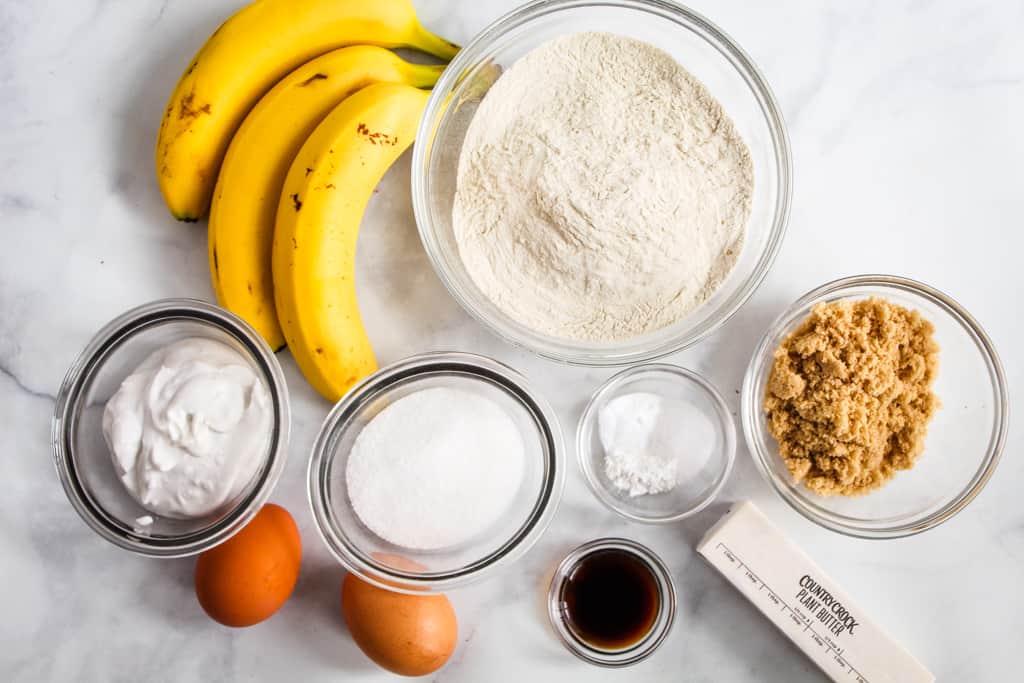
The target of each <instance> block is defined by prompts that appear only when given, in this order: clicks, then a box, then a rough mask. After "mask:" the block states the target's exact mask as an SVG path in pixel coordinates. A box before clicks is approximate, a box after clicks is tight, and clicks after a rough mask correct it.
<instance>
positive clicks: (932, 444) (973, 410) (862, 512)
mask: <svg viewBox="0 0 1024 683" xmlns="http://www.w3.org/2000/svg"><path fill="white" fill-rule="evenodd" d="M872 296H877V297H882V298H884V299H887V300H888V301H891V302H892V303H895V304H898V305H900V306H903V307H905V308H908V309H912V310H917V311H918V312H919V313H920V314H921V315H922V316H923V317H924V318H926V319H927V320H929V321H931V323H932V324H933V325H934V326H935V340H936V341H937V342H938V344H939V346H940V351H939V373H938V377H937V378H936V380H935V384H934V385H933V387H932V390H933V391H934V392H935V393H936V395H937V396H938V397H939V399H940V400H941V401H942V407H941V408H940V409H939V411H938V412H937V413H936V414H935V417H934V418H933V419H932V421H931V422H930V423H929V425H928V440H927V442H926V444H925V451H924V453H922V454H921V456H920V459H919V460H918V461H917V464H916V465H915V466H914V468H913V469H912V470H909V471H905V472H898V473H897V474H896V476H895V477H894V478H893V479H892V480H891V481H889V482H888V483H887V484H886V485H885V486H884V487H882V488H880V489H878V490H876V491H872V492H871V493H869V494H867V495H864V496H860V497H844V496H830V497H825V496H818V495H816V494H815V493H813V492H812V491H810V489H808V488H806V487H805V486H803V485H802V484H797V483H795V482H794V481H793V478H792V476H791V475H790V473H789V470H788V469H787V468H786V465H785V463H783V461H782V458H781V457H780V456H779V449H778V444H776V442H775V440H774V439H773V438H772V436H771V435H770V434H769V433H768V425H767V422H766V420H765V416H764V411H763V410H762V405H763V402H764V395H765V387H766V386H767V383H768V377H769V375H770V374H771V370H772V365H773V364H774V352H775V349H776V348H778V346H779V344H780V343H782V341H783V340H784V339H785V338H786V337H787V336H788V335H789V334H790V333H791V332H792V331H793V330H794V329H795V328H796V327H797V326H799V325H800V323H802V322H803V321H804V319H805V318H806V317H807V316H808V315H809V314H810V312H811V309H812V308H814V306H816V305H817V304H819V303H823V302H834V301H844V300H849V301H856V300H861V299H867V298H870V297H872ZM740 410H741V417H742V421H743V432H744V434H745V436H746V440H747V445H748V447H749V448H750V452H751V455H752V456H753V458H754V463H755V464H756V465H757V468H758V470H760V472H761V474H762V475H763V476H764V478H765V479H766V480H767V481H768V482H769V483H770V484H771V485H772V488H774V489H775V491H776V493H778V494H779V496H781V497H782V499H783V500H784V501H786V503H788V504H789V505H790V507H792V508H793V509H794V510H796V511H797V512H799V513H800V514H801V515H803V516H804V517H806V518H807V519H809V520H811V521H812V522H814V523H816V524H819V525H821V526H823V527H825V528H826V529H831V530H832V531H837V532H839V533H841V534H845V535H847V536H855V537H858V538H869V539H880V538H900V537H903V536H911V535H913V534H917V533H920V532H922V531H926V530H928V529H931V528H934V527H936V526H938V525H939V524H942V523H943V522H945V521H946V520H948V519H950V518H952V517H953V516H954V515H956V514H957V513H958V512H959V511H960V510H963V509H964V507H966V506H967V504H968V503H970V502H971V501H972V500H973V499H974V497H975V496H977V495H978V493H979V492H980V491H981V489H982V488H983V487H984V486H985V483H986V482H988V480H989V478H990V477H991V476H992V473H993V472H994V470H995V467H996V464H997V463H998V461H999V456H1000V453H1001V452H1002V450H1003V444H1004V443H1005V441H1006V430H1007V423H1008V422H1007V420H1008V418H1007V410H1008V399H1007V389H1006V378H1005V376H1004V374H1003V368H1002V365H1001V363H1000V361H999V356H998V354H997V353H996V350H995V348H994V347H993V346H992V342H991V340H990V339H989V338H988V335H986V334H985V331H984V330H983V329H982V328H981V325H979V324H978V322H977V321H976V320H975V319H974V318H972V317H971V315H970V314H969V313H968V312H967V311H966V310H964V309H963V307H961V306H960V305H959V304H958V303H957V302H956V301H954V300H953V299H952V298H950V297H949V296H947V295H945V294H943V293H942V292H940V291H938V290H936V289H933V288H932V287H929V286H928V285H925V284H922V283H920V282H915V281H914V280H908V279H906V278H902V277H896V276H892V275H860V276H855V277H849V278H844V279H841V280H836V281H834V282H830V283H828V284H825V285H823V286H821V287H819V288H818V289H815V290H814V291H812V292H809V293H808V294H806V295H804V296H803V297H801V298H800V299H799V300H798V301H796V303H794V304H793V305H792V306H791V307H790V308H789V310H787V311H786V312H784V313H783V314H782V315H781V316H779V318H778V319H776V320H775V322H773V323H772V325H771V327H769V328H768V331H767V332H766V333H765V336H764V338H763V339H762V340H761V343H760V344H759V345H758V347H757V349H756V350H755V351H754V356H753V358H752V359H751V361H750V366H749V368H748V369H747V374H746V378H745V379H744V381H743V391H742V397H741V406H740Z"/></svg>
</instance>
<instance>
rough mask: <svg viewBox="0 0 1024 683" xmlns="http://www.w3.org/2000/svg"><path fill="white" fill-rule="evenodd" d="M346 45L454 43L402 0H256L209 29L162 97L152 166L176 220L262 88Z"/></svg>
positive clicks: (439, 46)
mask: <svg viewBox="0 0 1024 683" xmlns="http://www.w3.org/2000/svg"><path fill="white" fill-rule="evenodd" d="M352 44H366V45H379V46H382V47H399V46H404V47H413V48H417V49H419V50H423V51H424V52H428V53H430V54H433V55H436V56H438V57H441V58H443V59H450V58H451V57H452V56H453V55H454V54H455V52H456V51H457V50H458V48H457V47H456V46H455V45H453V44H451V43H449V42H447V41H445V40H443V39H441V38H439V37H437V36H435V35H433V34H432V33H430V32H428V31H427V30H426V29H424V28H423V27H422V26H421V25H420V23H419V21H418V20H417V19H416V13H415V11H414V10H413V7H412V4H411V3H410V1H409V0H256V2H253V3H252V4H250V5H248V6H247V7H245V8H243V9H241V10H239V11H238V12H237V13H236V14H234V15H233V16H232V17H231V18H229V19H228V20H227V21H226V22H224V23H223V24H222V25H221V27H220V28H218V29H217V31H216V32H214V34H213V35H212V36H210V38H209V39H208V40H207V42H206V44H205V45H204V46H203V47H202V48H201V49H200V50H199V52H198V53H196V55H195V57H194V58H193V59H192V62H191V64H190V65H189V67H188V69H187V70H186V71H185V74H184V75H183V76H182V77H181V80H180V81H178V85H177V87H176V88H175V89H174V93H173V94H172V95H171V100H170V102H169V103H168V105H167V109H166V111H165V113H164V118H163V122H162V123H161V124H160V133H159V136H158V138H157V145H156V173H157V178H158V179H159V181H160V191H161V192H162V193H163V196H164V201H165V202H166V203H167V207H168V208H169V209H170V211H171V213H172V214H174V216H175V217H176V218H178V219H180V220H184V221H195V220H198V219H199V218H201V217H202V216H203V215H204V214H205V213H206V210H207V208H208V207H209V204H210V196H211V195H212V193H213V186H214V183H215V181H216V179H217V170H218V169H219V167H220V163H221V159H222V158H223V156H224V152H225V150H226V149H227V147H228V143H229V142H230V140H231V135H232V134H233V133H234V132H235V129H237V128H238V126H239V124H240V123H241V122H242V119H243V118H244V117H245V115H246V114H247V113H248V112H249V109H251V108H252V106H253V105H254V104H256V101H257V100H258V99H259V98H260V96H261V95H263V94H264V93H265V92H267V90H269V89H270V87H271V86H273V85H274V83H276V82H277V81H278V80H280V78H281V77H282V76H284V75H285V74H286V73H288V72H289V71H291V70H292V69H294V68H296V67H298V66H300V65H301V64H304V63H306V62H308V61H309V60H310V59H312V58H314V57H317V56H319V55H322V54H323V53H325V52H328V51H330V50H333V49H335V48H339V47H342V46H345V45H352Z"/></svg>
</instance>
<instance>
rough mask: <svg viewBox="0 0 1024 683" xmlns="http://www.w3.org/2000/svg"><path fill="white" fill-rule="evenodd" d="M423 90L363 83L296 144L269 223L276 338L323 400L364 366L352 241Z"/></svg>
mask: <svg viewBox="0 0 1024 683" xmlns="http://www.w3.org/2000/svg"><path fill="white" fill-rule="evenodd" d="M427 96H428V93H427V92H426V91H424V90H419V89H417V88H413V87H411V86H408V85H400V84H393V83H378V84H375V85H370V86H368V87H366V88H364V89H362V90H360V91H359V92H357V93H356V94H354V95H352V96H351V97H349V98H348V99H347V100H345V101H344V102H342V103H341V104H339V105H338V106H337V108H335V109H334V111H332V112H331V113H330V114H329V115H328V116H327V118H325V119H324V120H323V122H322V123H321V124H320V125H319V126H317V129H316V130H315V131H314V132H313V134H312V135H311V136H310V138H309V140H307V141H306V144H304V145H303V146H302V149H301V150H300V151H299V153H298V155H297V156H296V158H295V162H294V163H293V164H292V167H291V169H290V170H289V171H288V177H287V179H286V180H285V183H284V189H283V191H282V193H281V203H280V205H279V206H278V210H277V225H276V226H275V228H274V254H273V266H274V298H275V301H276V302H277V315H278V318H279V320H280V321H281V327H282V329H283V330H284V335H285V339H286V340H287V342H288V346H289V348H291V351H292V355H293V356H295V361H296V362H297V363H298V365H299V369H300V370H302V374H303V375H305V377H306V379H307V380H308V381H309V383H310V384H312V385H313V387H314V388H315V389H316V390H317V391H319V392H320V393H321V394H323V395H324V397H325V398H327V399H329V400H331V401H337V400H338V399H340V398H341V397H342V396H343V395H344V394H345V393H346V392H347V391H348V390H349V389H350V388H351V387H352V385H353V384H355V383H356V382H357V381H359V380H360V379H362V378H363V377H365V376H366V375H368V374H370V373H371V372H373V371H374V370H375V369H376V367H377V364H376V360H375V359H374V356H373V349H372V348H371V347H370V341H369V339H367V336H366V331H365V330H364V329H363V324H362V319H361V318H360V316H359V306H358V304H357V302H356V289H355V255H356V240H357V238H358V235H359V224H360V223H361V222H362V219H363V212H364V211H365V210H366V204H367V202H368V201H369V200H370V195H371V194H372V193H373V189H374V188H375V187H376V186H377V183H378V182H379V181H380V179H381V177H382V176H383V175H384V172H385V171H387V169H388V168H389V167H390V166H391V165H392V164H393V163H394V162H395V160H396V159H397V158H398V157H399V156H401V154H402V152H403V151H405V149H407V148H408V147H409V145H411V144H412V141H413V138H414V137H415V135H416V126H417V124H418V122H419V119H420V116H421V115H422V113H423V109H424V107H425V106H426V103H427Z"/></svg>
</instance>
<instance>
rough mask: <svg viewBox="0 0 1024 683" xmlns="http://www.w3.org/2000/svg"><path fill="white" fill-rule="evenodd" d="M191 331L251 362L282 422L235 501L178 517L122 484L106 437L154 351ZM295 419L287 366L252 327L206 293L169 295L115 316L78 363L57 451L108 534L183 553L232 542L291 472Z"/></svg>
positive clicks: (124, 544) (71, 488)
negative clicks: (120, 395) (202, 297)
mask: <svg viewBox="0 0 1024 683" xmlns="http://www.w3.org/2000/svg"><path fill="white" fill-rule="evenodd" d="M189 337H205V338H208V339H213V340H215V341H218V342H221V343H222V344H226V345H227V346H229V347H231V348H233V349H235V350H236V351H237V352H238V353H239V354H241V356H242V357H243V358H245V359H246V361H248V363H249V365H250V367H251V368H252V369H253V372H255V373H256V375H257V376H258V377H259V378H260V379H261V380H262V382H263V384H264V386H266V388H267V392H268V394H269V396H270V399H271V410H272V414H273V429H272V431H271V434H270V438H269V439H268V441H267V443H266V445H265V447H264V451H263V453H261V454H260V458H261V459H262V464H261V466H260V468H259V469H258V470H257V471H256V474H255V475H254V476H253V479H252V480H251V481H250V482H249V484H248V485H247V486H246V487H245V489H244V490H243V491H242V492H241V493H240V494H239V495H238V496H236V498H235V499H234V500H231V501H229V502H228V504H227V505H226V506H225V507H224V508H223V509H221V510H218V511H217V512H215V513H213V514H210V515H207V516H204V517H199V518H196V519H171V518H167V517H161V516H159V515H156V514H153V513H151V512H149V511H147V510H146V509H144V508H143V507H142V506H141V505H139V503H138V502H137V501H136V500H135V499H134V498H133V497H132V496H131V495H130V494H129V493H128V491H127V490H126V489H125V488H124V486H123V485H122V483H121V481H120V479H119V477H118V473H117V471H116V470H115V468H114V463H113V459H112V457H111V454H110V449H109V448H108V447H107V443H106V440H105V439H104V438H103V426H102V423H103V408H104V406H105V405H106V402H107V401H108V400H109V399H110V397H111V396H113V394H114V393H115V392H116V391H117V389H118V388H119V387H120V386H121V382H123V381H124V380H125V378H126V377H128V375H130V374H131V373H132V372H134V371H135V369H136V368H137V367H138V366H139V365H140V364H141V363H142V361H144V360H145V359H146V358H147V357H149V355H150V354H151V353H153V352H154V351H157V350H158V349H161V348H163V347H165V346H167V345H169V344H173V343H175V342H177V341H180V340H182V339H186V338H189ZM290 419H291V418H290V412H289V402H288V390H287V387H286V385H285V380H284V374H283V373H282V372H281V366H280V365H279V364H278V362H277V358H275V357H274V353H273V351H271V350H270V347H269V346H267V344H266V342H264V341H263V338H262V337H260V335H259V334H258V333H257V332H256V331H255V330H254V329H252V327H250V326H249V325H248V324H247V323H246V322H245V321H243V320H242V319H241V318H239V317H238V316H236V315H233V314H231V313H229V312H228V311H225V310H224V309H222V308H219V307H217V306H213V305H211V304H208V303H205V302H202V301H195V300H192V299H165V300H162V301H156V302H153V303H151V304H146V305H144V306H140V307H139V308H135V309H132V310H130V311H128V312H127V313H125V314H124V315H121V316H120V317H118V318H116V319H115V320H113V321H111V322H110V323H108V324H107V325H106V326H105V327H104V328H103V329H102V330H100V331H99V332H98V333H96V336H95V337H93V339H92V341H91V342H89V345H88V346H86V347H85V350H84V351H82V353H81V355H80V356H79V357H78V359H77V360H76V361H75V362H74V364H73V365H72V366H71V369H70V370H68V373H67V376H66V377H65V379H64V383H63V384H62V385H61V388H60V393H59V394H58V395H57V409H56V412H55V414H54V419H53V451H54V458H55V460H56V464H57V473H58V475H59V476H60V481H61V484H63V486H64V491H65V493H67V496H68V500H69V501H70V502H71V504H72V506H74V508H75V510H76V511H77V512H78V514H79V515H80V516H81V517H82V519H83V520H85V522H86V524H88V525H89V527H90V528H92V530H93V531H95V532H96V533H97V534H99V535H100V536H101V537H102V538H104V539H106V540H107V541H110V542H111V543H113V544H114V545H116V546H118V547H120V548H124V549H125V550H130V551H132V552H135V553H138V554H140V555H147V556H150V557H183V556H186V555H194V554H196V553H199V552H202V551H204V550H208V549H209V548H212V547H214V546H215V545H217V544H218V543H222V542H224V541H226V540H227V539H228V538H230V537H231V536H232V535H234V534H235V533H236V532H238V531H239V530H241V529H242V527H244V526H245V525H246V524H247V523H248V522H249V520H250V519H252V518H253V516H254V515H255V514H256V513H257V512H259V510H260V508H261V507H262V506H263V504H264V503H265V502H266V501H267V498H269V496H270V493H271V491H272V490H273V488H274V485H275V484H276V483H277V480H278V478H279V477H280V475H281V472H282V471H283V470H284V464H285V460H286V459H287V457H288V433H289V425H290ZM146 522H150V523H146Z"/></svg>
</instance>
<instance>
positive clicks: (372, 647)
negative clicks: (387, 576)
mask: <svg viewBox="0 0 1024 683" xmlns="http://www.w3.org/2000/svg"><path fill="white" fill-rule="evenodd" d="M341 611H342V614H343V615H344V616H345V623H346V624H348V630H349V631H350V632H351V634H352V639H353V640H354V641H355V642H356V645H358V646H359V648H360V649H361V650H362V651H363V652H364V653H365V654H366V656H367V657H369V658H370V659H372V660H373V661H374V662H376V663H377V664H378V665H379V666H381V667H383V668H384V669H387V670H388V671H390V672H392V673H396V674H400V675H402V676H425V675H426V674H429V673H433V672H434V671H437V670H438V669H440V668H441V667H442V666H444V664H445V662H447V661H448V659H449V658H450V657H451V656H452V652H454V651H455V645H456V643H457V642H458V637H459V627H458V623H457V621H456V619H455V610H453V609H452V604H451V603H450V602H449V601H448V598H446V597H445V596H443V595H406V594H403V593H395V592H393V591H388V590H384V589H383V588H378V587H377V586H374V585H372V584H370V583H367V582H366V581H363V580H362V579H360V578H359V577H357V576H354V575H352V574H349V575H348V576H346V577H345V581H344V582H343V583H342V584H341Z"/></svg>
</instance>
